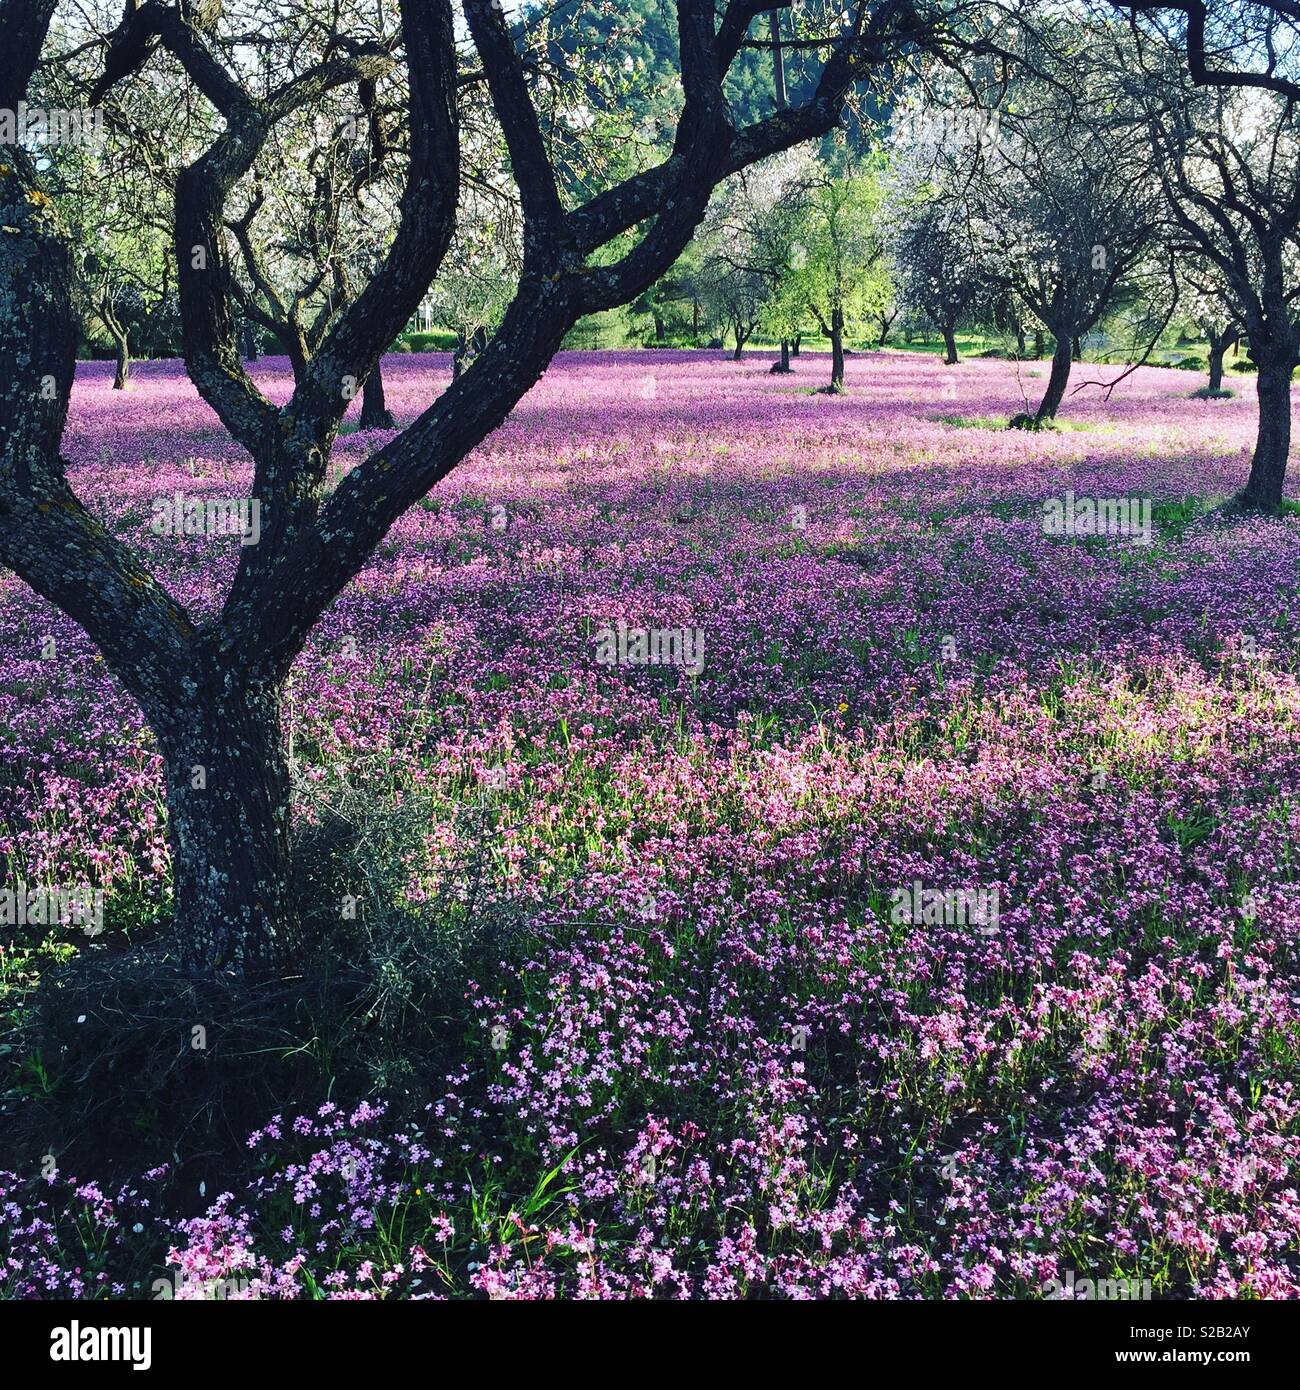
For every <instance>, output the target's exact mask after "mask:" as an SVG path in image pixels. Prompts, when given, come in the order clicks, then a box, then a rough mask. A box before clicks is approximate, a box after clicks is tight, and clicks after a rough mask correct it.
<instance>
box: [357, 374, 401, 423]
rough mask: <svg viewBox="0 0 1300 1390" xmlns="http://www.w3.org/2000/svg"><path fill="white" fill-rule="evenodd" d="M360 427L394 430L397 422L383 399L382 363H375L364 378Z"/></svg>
mask: <svg viewBox="0 0 1300 1390" xmlns="http://www.w3.org/2000/svg"><path fill="white" fill-rule="evenodd" d="M361 428H362V429H363V430H395V429H396V428H397V422H396V421H395V420H394V419H393V413H392V411H391V410H389V408H388V404H387V402H386V401H385V400H384V364H383V363H382V362H376V363H375V370H374V371H373V372H371V373H370V375H369V376H368V377H367V378H366V384H365V386H364V387H363V389H362V392H361Z"/></svg>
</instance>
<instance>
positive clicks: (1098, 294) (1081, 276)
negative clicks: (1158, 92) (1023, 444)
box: [949, 23, 1173, 427]
mask: <svg viewBox="0 0 1300 1390" xmlns="http://www.w3.org/2000/svg"><path fill="white" fill-rule="evenodd" d="M1027 49H1028V51H1027V53H1026V65H1025V66H1024V68H1023V69H1022V70H1021V72H1020V73H1019V74H1018V77H1017V79H1016V81H1015V82H1013V83H1012V85H1011V87H1010V90H1009V92H1008V93H1007V94H1006V95H1005V96H1004V97H1003V99H1002V106H1001V111H1000V120H999V126H998V138H997V140H996V141H994V142H991V143H989V144H986V145H983V146H980V147H978V148H977V149H976V151H975V154H974V157H973V160H972V162H971V165H970V175H969V177H968V179H967V180H966V186H967V188H968V190H969V191H968V195H967V196H968V198H969V204H970V208H971V215H972V222H973V223H974V224H975V226H976V229H977V230H976V234H977V235H978V236H981V237H982V239H983V240H984V241H985V242H986V244H987V247H988V251H989V256H988V261H987V263H988V264H989V265H990V266H991V267H993V269H994V273H995V276H996V279H997V282H998V285H999V287H1000V288H1001V289H1003V290H1004V291H1007V292H1009V293H1011V294H1012V295H1014V297H1015V299H1016V300H1018V301H1019V302H1020V303H1021V304H1023V305H1024V306H1025V308H1027V309H1028V310H1029V311H1030V313H1031V314H1032V315H1033V316H1034V317H1035V318H1036V319H1038V320H1039V321H1040V322H1042V323H1043V324H1044V325H1045V326H1046V328H1047V330H1048V332H1049V333H1051V335H1052V338H1053V340H1054V350H1053V354H1052V367H1051V372H1050V373H1049V376H1048V382H1047V387H1046V390H1045V391H1044V393H1043V397H1042V400H1041V401H1040V402H1039V405H1038V407H1037V409H1036V411H1034V413H1033V414H1032V415H1029V414H1026V415H1024V416H1018V417H1017V418H1016V420H1015V421H1013V423H1016V424H1024V425H1028V426H1034V427H1036V426H1039V425H1041V424H1043V423H1044V422H1046V421H1048V420H1051V419H1053V418H1054V417H1055V415H1056V413H1057V411H1058V410H1059V409H1060V406H1061V402H1062V401H1063V400H1064V399H1065V392H1066V388H1067V386H1068V384H1069V380H1070V371H1071V366H1072V363H1073V357H1074V354H1073V348H1074V345H1075V343H1076V342H1078V341H1080V340H1081V339H1082V338H1083V337H1084V335H1085V334H1087V333H1088V332H1090V331H1091V330H1092V329H1093V328H1094V327H1095V326H1096V325H1097V324H1098V323H1099V322H1100V321H1101V319H1102V318H1103V316H1105V315H1106V314H1107V313H1109V312H1111V311H1112V310H1114V309H1116V308H1117V307H1119V306H1120V305H1121V304H1122V303H1124V302H1125V301H1126V300H1127V301H1130V302H1131V301H1141V300H1145V301H1147V302H1149V303H1151V304H1152V305H1156V306H1160V305H1162V304H1163V305H1165V307H1166V312H1165V314H1164V319H1165V320H1166V321H1167V317H1168V314H1170V313H1172V310H1173V298H1172V292H1171V291H1169V288H1168V287H1169V282H1168V277H1167V275H1166V273H1165V268H1164V265H1163V262H1162V261H1161V260H1160V258H1159V256H1158V255H1157V254H1155V253H1156V252H1157V251H1158V248H1159V247H1160V245H1161V238H1162V235H1163V230H1164V227H1165V222H1166V213H1165V209H1164V205H1163V200H1162V199H1161V197H1160V190H1159V185H1158V183H1157V181H1156V179H1155V177H1154V172H1153V169H1152V163H1151V159H1150V154H1149V150H1148V149H1147V147H1146V145H1145V142H1142V141H1139V140H1136V139H1134V138H1133V118H1132V111H1131V109H1124V108H1123V107H1120V106H1117V104H1116V103H1115V102H1114V101H1111V102H1110V103H1107V102H1106V101H1104V100H1102V99H1101V98H1102V96H1103V95H1104V94H1105V93H1106V91H1107V81H1108V70H1107V67H1106V64H1107V63H1108V62H1109V61H1110V49H1109V47H1108V45H1107V43H1106V42H1105V39H1104V36H1100V37H1099V36H1098V35H1096V34H1093V33H1089V32H1085V31H1080V30H1079V29H1078V28H1077V26H1075V25H1074V24H1073V23H1071V24H1070V25H1069V26H1056V28H1055V30H1054V32H1051V33H1050V34H1049V35H1048V38H1047V39H1046V40H1045V41H1043V42H1038V36H1037V35H1036V36H1035V42H1033V43H1030V44H1028V45H1027ZM949 181H950V183H955V182H956V181H957V180H956V177H955V175H954V176H952V177H950V180H949ZM1156 317H1157V319H1159V318H1160V314H1159V313H1158V312H1157V314H1156ZM1158 334H1159V329H1157V330H1156V332H1155V333H1154V334H1153V335H1152V337H1151V339H1150V343H1149V345H1148V348H1147V351H1148V352H1149V351H1150V348H1151V347H1153V346H1154V343H1155V339H1156V338H1157V337H1158Z"/></svg>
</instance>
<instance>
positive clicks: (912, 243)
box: [893, 195, 990, 366]
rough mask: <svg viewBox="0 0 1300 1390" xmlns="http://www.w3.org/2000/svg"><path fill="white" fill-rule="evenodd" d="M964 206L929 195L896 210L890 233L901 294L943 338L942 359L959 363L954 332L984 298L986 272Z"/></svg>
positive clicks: (986, 267)
mask: <svg viewBox="0 0 1300 1390" xmlns="http://www.w3.org/2000/svg"><path fill="white" fill-rule="evenodd" d="M982 251H983V248H982V246H981V245H980V241H979V238H978V236H977V234H976V233H975V232H974V231H973V229H972V227H971V225H970V218H969V213H968V212H967V210H966V208H965V207H964V206H963V204H962V203H961V202H960V201H959V200H957V199H953V198H949V197H946V196H943V195H937V196H935V195H932V196H930V197H929V198H927V199H924V200H920V201H914V202H912V203H911V204H910V205H904V206H903V207H902V208H900V209H899V216H898V220H897V222H896V223H895V231H894V234H893V253H894V258H895V260H896V262H897V264H898V274H899V293H900V294H901V295H902V298H903V301H904V303H906V304H908V305H910V306H911V307H912V308H913V309H918V310H920V311H921V312H922V313H923V314H924V315H925V317H926V318H928V319H930V320H931V322H933V323H934V324H935V325H936V326H937V327H938V329H939V332H940V333H941V334H942V335H943V343H944V361H945V362H946V363H947V364H948V365H949V366H951V365H953V364H954V363H955V362H956V361H957V329H958V327H959V326H960V325H961V324H962V323H964V322H965V321H966V320H967V319H968V318H970V316H971V315H972V314H973V313H974V312H975V309H976V306H977V305H978V304H979V302H980V299H981V296H983V295H984V294H986V292H987V287H988V284H989V278H990V272H989V267H988V266H987V264H986V263H985V259H984V256H983V254H982Z"/></svg>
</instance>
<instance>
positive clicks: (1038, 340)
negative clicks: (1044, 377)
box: [1034, 328, 1043, 362]
mask: <svg viewBox="0 0 1300 1390" xmlns="http://www.w3.org/2000/svg"><path fill="white" fill-rule="evenodd" d="M1042 357H1043V330H1042V329H1041V328H1035V329H1034V361H1035V362H1040V361H1041V360H1042Z"/></svg>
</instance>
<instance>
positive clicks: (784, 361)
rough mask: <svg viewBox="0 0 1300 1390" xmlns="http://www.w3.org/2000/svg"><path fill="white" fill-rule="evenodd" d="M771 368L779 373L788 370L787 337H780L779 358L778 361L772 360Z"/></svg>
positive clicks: (788, 348)
mask: <svg viewBox="0 0 1300 1390" xmlns="http://www.w3.org/2000/svg"><path fill="white" fill-rule="evenodd" d="M771 370H772V371H774V372H779V373H785V372H788V371H789V370H790V340H789V338H782V339H781V358H780V360H779V361H777V362H773V363H772V367H771Z"/></svg>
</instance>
